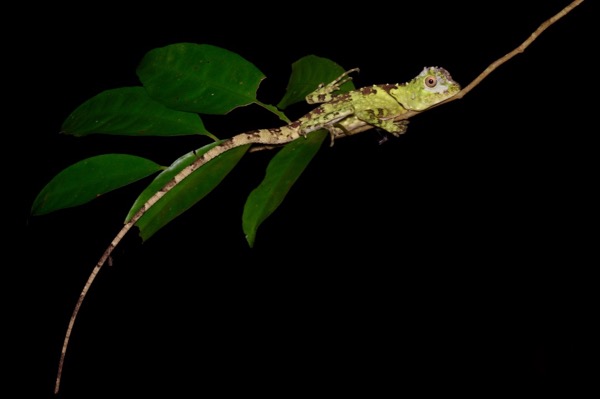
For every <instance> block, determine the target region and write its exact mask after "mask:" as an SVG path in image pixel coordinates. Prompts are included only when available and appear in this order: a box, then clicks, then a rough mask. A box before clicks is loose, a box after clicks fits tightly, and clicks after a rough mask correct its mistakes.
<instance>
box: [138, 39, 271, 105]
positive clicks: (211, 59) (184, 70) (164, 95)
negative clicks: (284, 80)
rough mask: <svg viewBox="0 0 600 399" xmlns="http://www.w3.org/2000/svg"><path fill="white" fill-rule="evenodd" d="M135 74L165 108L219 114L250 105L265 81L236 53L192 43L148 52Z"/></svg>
mask: <svg viewBox="0 0 600 399" xmlns="http://www.w3.org/2000/svg"><path fill="white" fill-rule="evenodd" d="M137 74H138V76H139V78H140V80H141V81H142V83H143V85H144V87H145V88H146V89H147V90H148V93H149V94H150V96H151V97H152V98H153V99H155V100H157V101H159V102H161V103H163V104H165V105H166V106H167V107H169V108H172V109H177V110H180V111H189V112H198V113H201V114H218V115H223V114H226V113H228V112H229V111H231V110H232V109H234V108H236V107H239V106H243V105H248V104H251V103H253V102H254V101H255V100H256V91H257V90H258V86H259V85H260V82H261V81H262V80H263V79H264V78H265V76H264V75H263V73H262V72H261V71H260V70H258V69H257V68H256V67H255V66H254V65H253V64H251V63H250V62H248V61H246V60H245V59H244V58H242V57H241V56H239V55H238V54H236V53H233V52H231V51H228V50H225V49H222V48H220V47H216V46H211V45H207V44H194V43H177V44H172V45H169V46H166V47H161V48H157V49H154V50H151V51H149V52H148V53H147V54H146V55H145V56H144V58H143V59H142V61H141V63H140V65H139V66H138V69H137Z"/></svg>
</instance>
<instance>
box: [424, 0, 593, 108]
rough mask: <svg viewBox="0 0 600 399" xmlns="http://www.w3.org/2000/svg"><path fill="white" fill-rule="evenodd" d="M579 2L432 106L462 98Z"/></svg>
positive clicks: (578, 3) (572, 3)
mask: <svg viewBox="0 0 600 399" xmlns="http://www.w3.org/2000/svg"><path fill="white" fill-rule="evenodd" d="M581 3H583V0H574V1H573V2H571V4H569V5H568V6H566V7H565V8H563V9H562V10H560V11H559V12H558V13H557V14H556V15H554V16H553V17H552V18H550V19H548V20H547V21H545V22H544V23H543V24H541V25H540V26H539V27H538V28H537V29H536V30H535V31H534V32H533V33H532V34H531V35H530V36H529V37H528V38H527V40H525V41H524V42H523V43H521V45H520V46H519V47H517V48H515V49H514V50H513V51H511V52H510V53H508V54H506V55H505V56H504V57H501V58H498V59H497V60H496V61H494V62H492V63H491V64H490V65H489V66H488V67H487V68H485V70H484V71H483V72H481V73H480V74H479V76H477V77H476V78H475V79H473V81H472V82H471V83H469V84H468V85H467V86H465V87H464V88H463V89H462V90H461V91H459V92H458V94H456V95H455V96H453V97H450V98H449V99H447V100H444V101H441V102H439V103H438V104H436V105H434V106H433V107H437V106H438V105H441V104H445V103H448V102H450V101H454V100H459V99H461V98H463V97H464V96H465V95H466V94H467V93H468V92H470V91H471V90H473V88H474V87H475V86H477V85H478V84H479V83H481V81H482V80H483V79H485V78H486V77H487V76H488V75H489V74H490V73H492V72H493V71H495V70H496V69H497V68H498V67H499V66H500V65H502V64H504V63H505V62H506V61H508V60H510V59H511V58H513V57H514V56H515V55H517V54H521V53H522V52H524V51H525V49H526V48H527V47H529V45H530V44H531V43H533V41H534V40H535V39H537V38H538V36H539V35H541V34H542V32H543V31H545V30H546V29H548V28H549V27H550V25H552V24H554V23H555V22H556V21H558V20H559V19H561V18H562V17H564V16H565V15H567V14H568V13H569V12H570V11H571V10H573V9H574V8H575V7H577V6H578V5H580V4H581ZM433 107H431V108H433Z"/></svg>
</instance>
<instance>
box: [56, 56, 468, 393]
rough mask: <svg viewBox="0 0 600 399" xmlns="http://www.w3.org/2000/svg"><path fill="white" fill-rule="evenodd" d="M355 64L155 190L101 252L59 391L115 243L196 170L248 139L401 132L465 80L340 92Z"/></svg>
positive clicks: (427, 72)
mask: <svg viewBox="0 0 600 399" xmlns="http://www.w3.org/2000/svg"><path fill="white" fill-rule="evenodd" d="M354 71H357V69H352V70H349V71H347V72H345V73H344V74H342V75H341V76H340V77H339V78H337V79H336V80H334V81H333V82H331V83H329V84H326V85H323V84H321V85H320V86H319V87H318V88H317V89H316V90H315V91H314V92H313V93H311V94H309V95H308V96H307V97H306V101H307V102H308V103H309V104H320V105H319V106H318V107H317V108H315V109H313V110H312V111H310V112H309V113H308V114H306V115H304V116H303V117H301V118H300V119H298V120H297V121H295V122H292V123H290V124H289V125H287V126H282V127H279V128H273V129H259V130H253V131H249V132H245V133H241V134H238V135H236V136H233V137H231V138H229V139H226V140H224V141H223V142H222V143H221V144H220V145H218V146H216V147H214V148H212V149H210V150H209V151H207V152H206V153H204V154H203V155H201V156H199V157H198V159H196V160H195V161H194V162H193V163H192V164H190V165H189V166H187V167H186V168H184V169H182V170H181V171H180V172H179V173H178V174H177V175H176V176H175V177H173V179H172V180H171V181H170V182H169V183H167V184H166V185H165V186H164V187H163V188H162V189H161V190H159V191H158V192H156V193H155V194H154V195H153V196H152V197H151V198H150V199H148V200H147V201H146V203H145V204H144V205H143V206H142V207H141V208H140V210H139V211H138V212H137V213H136V214H135V215H134V216H133V217H132V218H131V219H130V220H129V221H127V223H125V225H124V226H123V227H122V228H121V230H120V231H119V232H118V233H117V235H116V236H115V238H114V239H113V240H112V242H111V243H110V245H109V246H108V248H106V250H105V251H104V253H103V254H102V257H101V258H100V260H99V261H98V263H97V264H96V266H95V267H94V269H93V270H92V272H91V274H90V276H89V278H88V280H87V281H86V283H85V285H84V287H83V289H82V291H81V294H80V295H79V298H78V300H77V303H76V304H75V308H74V310H73V314H72V315H71V319H70V320H69V325H68V327H67V332H66V334H65V338H64V343H63V347H62V351H61V356H60V362H59V366H58V374H57V377H56V384H55V389H54V391H55V393H58V390H59V386H60V379H61V374H62V368H63V364H64V360H65V355H66V352H67V346H68V343H69V337H70V336H71V332H72V329H73V325H74V324H75V319H76V317H77V313H78V312H79V309H80V307H81V304H82V303H83V300H84V298H85V296H86V294H87V292H88V290H89V288H90V286H91V285H92V282H93V281H94V279H95V277H96V275H97V274H98V272H99V271H100V269H101V268H102V266H103V265H104V263H105V262H106V261H107V260H108V261H109V264H110V256H111V253H112V251H113V250H114V249H115V247H116V246H117V245H118V244H119V242H120V241H121V240H122V238H123V237H124V236H125V234H127V232H128V231H129V230H130V229H131V228H132V227H133V226H134V225H135V224H136V223H137V221H138V220H139V219H140V218H141V217H142V216H143V215H144V214H145V213H146V212H147V211H148V210H149V209H150V208H152V206H153V205H154V204H156V202H158V201H159V200H160V199H161V198H162V197H163V196H164V195H165V194H166V193H167V192H168V191H169V190H171V189H172V188H173V187H175V186H176V185H177V184H179V183H180V182H181V181H182V180H184V179H185V178H186V177H188V176H189V175H190V174H191V173H193V172H194V171H195V170H197V169H198V168H200V167H201V166H202V165H204V164H206V163H207V162H209V161H210V160H212V159H214V158H216V157H217V156H219V155H220V154H223V153H224V152H226V151H229V150H231V149H233V148H236V147H240V146H244V145H248V144H251V145H256V144H258V145H264V146H279V145H283V144H286V143H289V142H291V141H294V140H296V139H299V138H301V137H303V136H306V135H307V134H309V133H311V132H314V131H316V130H320V129H327V130H328V131H329V133H330V135H331V139H332V143H333V140H335V139H336V138H338V137H342V136H345V135H351V134H356V133H358V132H362V131H364V130H367V129H371V128H373V127H377V128H380V129H383V130H384V131H386V132H388V133H390V134H392V135H394V136H398V135H400V134H402V133H404V132H406V128H407V125H408V118H409V117H411V116H413V115H415V114H417V113H419V112H421V111H424V110H426V109H428V108H430V107H432V106H434V105H436V104H439V103H440V102H442V101H444V100H446V99H448V98H450V97H452V96H454V95H456V94H457V93H458V92H459V91H460V86H459V84H458V83H456V82H455V81H454V80H452V77H451V76H450V74H449V73H448V72H447V71H446V70H445V69H443V68H437V67H428V68H424V69H423V71H422V72H421V73H420V74H419V75H418V76H416V77H415V78H414V79H412V80H411V81H409V82H407V83H402V84H382V85H373V86H367V87H363V88H360V89H357V90H354V91H350V92H347V93H342V94H335V93H334V92H335V91H337V90H338V89H339V88H340V86H341V85H342V84H343V83H345V82H346V81H348V80H350V79H351V77H349V74H350V73H351V72H354Z"/></svg>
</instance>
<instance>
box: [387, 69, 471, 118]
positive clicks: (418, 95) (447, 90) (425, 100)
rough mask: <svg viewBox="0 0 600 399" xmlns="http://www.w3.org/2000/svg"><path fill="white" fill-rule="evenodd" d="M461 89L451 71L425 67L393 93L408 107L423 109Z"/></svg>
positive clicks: (417, 109) (415, 109) (416, 109)
mask: <svg viewBox="0 0 600 399" xmlns="http://www.w3.org/2000/svg"><path fill="white" fill-rule="evenodd" d="M459 91H460V85H459V84H458V83H456V82H455V81H454V80H453V79H452V76H450V73H448V71H446V70H445V69H444V68H438V67H425V68H424V69H423V71H422V72H421V73H420V74H419V75H418V76H417V77H415V78H414V79H413V80H411V81H410V82H408V83H405V84H404V85H403V86H402V87H401V88H400V89H398V90H393V91H392V92H391V94H392V95H393V96H394V97H396V99H397V100H398V102H399V103H400V104H402V106H404V108H406V109H410V110H413V111H423V110H425V109H427V108H429V107H431V106H432V105H435V104H437V103H439V102H441V101H444V100H446V99H448V98H450V97H452V96H454V95H456V94H457V93H458V92H459Z"/></svg>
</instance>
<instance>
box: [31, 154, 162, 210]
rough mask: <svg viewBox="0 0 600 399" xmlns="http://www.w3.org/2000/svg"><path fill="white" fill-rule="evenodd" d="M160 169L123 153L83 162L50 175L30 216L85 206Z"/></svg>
mask: <svg viewBox="0 0 600 399" xmlns="http://www.w3.org/2000/svg"><path fill="white" fill-rule="evenodd" d="M162 168H163V167H162V166H160V165H158V164H156V163H154V162H152V161H150V160H148V159H146V158H141V157H137V156H134V155H127V154H105V155H98V156H95V157H91V158H87V159H84V160H82V161H79V162H77V163H76V164H73V165H71V166H69V167H68V168H66V169H64V170H63V171H62V172H60V173H59V174H57V175H56V176H54V178H53V179H52V180H51V181H50V182H49V183H48V184H47V185H46V186H45V187H44V188H43V189H42V191H40V193H39V194H38V196H37V197H36V199H35V201H34V202H33V206H32V208H31V214H32V215H43V214H46V213H50V212H54V211H56V210H59V209H63V208H70V207H74V206H78V205H82V204H85V203H86V202H89V201H91V200H93V199H94V198H97V197H98V196H100V195H102V194H105V193H107V192H109V191H112V190H115V189H117V188H120V187H123V186H125V185H127V184H130V183H133V182H134V181H137V180H140V179H142V178H144V177H146V176H149V175H151V174H152V173H155V172H157V171H159V170H161V169H162Z"/></svg>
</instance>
